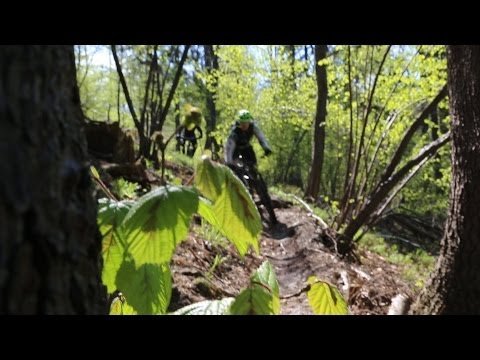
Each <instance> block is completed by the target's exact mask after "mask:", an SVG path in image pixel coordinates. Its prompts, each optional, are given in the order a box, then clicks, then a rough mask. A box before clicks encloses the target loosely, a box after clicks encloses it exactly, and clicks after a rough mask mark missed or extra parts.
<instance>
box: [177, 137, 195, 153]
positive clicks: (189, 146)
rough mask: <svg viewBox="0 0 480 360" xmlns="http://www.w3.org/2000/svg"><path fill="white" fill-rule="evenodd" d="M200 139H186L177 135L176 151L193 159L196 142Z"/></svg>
mask: <svg viewBox="0 0 480 360" xmlns="http://www.w3.org/2000/svg"><path fill="white" fill-rule="evenodd" d="M198 139H200V137H195V138H188V137H184V136H181V135H177V141H178V143H177V150H178V151H180V152H181V153H182V154H185V155H187V156H189V157H193V154H195V150H197V142H196V141H197V140H198Z"/></svg>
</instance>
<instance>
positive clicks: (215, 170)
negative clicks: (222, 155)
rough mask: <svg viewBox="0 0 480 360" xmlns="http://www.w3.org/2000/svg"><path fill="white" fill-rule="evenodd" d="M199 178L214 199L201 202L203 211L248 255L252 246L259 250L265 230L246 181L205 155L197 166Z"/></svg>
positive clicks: (210, 197)
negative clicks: (245, 183) (260, 235)
mask: <svg viewBox="0 0 480 360" xmlns="http://www.w3.org/2000/svg"><path fill="white" fill-rule="evenodd" d="M195 182H196V185H197V186H198V188H199V189H200V191H202V193H203V194H205V195H206V196H207V197H208V198H209V199H210V200H211V201H212V205H211V206H209V204H208V203H207V202H203V203H204V205H200V207H199V209H200V210H199V211H202V214H200V215H202V216H204V214H206V216H205V219H206V220H207V221H208V222H210V223H211V224H212V225H213V226H215V227H216V228H217V229H218V230H219V231H220V232H221V233H222V235H224V236H225V237H226V238H227V239H228V240H230V241H231V242H232V243H233V244H234V245H235V247H236V248H237V250H238V252H239V253H240V255H242V256H243V255H245V254H246V252H247V251H248V248H249V247H250V246H252V247H253V248H254V249H255V251H257V253H258V251H259V245H258V236H259V234H260V231H261V230H262V223H261V219H260V214H259V213H258V209H257V207H256V206H255V203H254V202H253V200H252V198H251V196H250V194H249V193H248V191H247V189H246V188H245V186H244V185H243V183H242V182H241V181H240V180H239V179H238V178H237V177H236V176H235V174H234V173H233V172H232V171H231V170H230V169H229V168H228V167H226V166H223V165H220V164H214V163H213V162H212V161H211V160H210V159H208V158H207V157H203V158H202V161H201V162H200V163H199V164H198V166H197V175H196V176H195Z"/></svg>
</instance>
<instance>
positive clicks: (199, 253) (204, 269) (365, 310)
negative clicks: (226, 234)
mask: <svg viewBox="0 0 480 360" xmlns="http://www.w3.org/2000/svg"><path fill="white" fill-rule="evenodd" d="M275 212H276V214H277V217H278V220H279V221H280V222H282V223H284V224H285V225H286V226H287V227H288V229H289V230H290V231H289V236H286V237H284V238H282V239H278V238H273V237H271V235H270V234H269V233H268V232H265V231H264V232H263V233H262V236H261V240H260V253H259V254H258V255H257V254H255V253H254V252H253V251H250V252H249V253H248V254H247V255H246V256H245V257H244V258H243V259H242V258H240V256H239V255H238V252H237V251H236V250H235V248H234V247H233V246H232V245H227V246H225V245H221V244H219V243H218V242H214V243H212V242H209V241H208V240H205V239H202V238H201V236H200V235H199V233H200V232H199V231H198V230H199V229H200V227H201V226H200V225H198V224H192V227H191V230H192V231H191V232H190V234H189V237H188V239H187V240H185V241H184V242H183V243H182V244H181V245H180V246H179V248H177V250H176V252H175V255H174V257H173V261H172V274H173V284H174V290H173V294H172V300H171V304H170V309H169V310H170V311H174V310H176V309H178V308H181V307H183V306H186V305H189V304H192V303H195V302H198V301H202V300H207V299H221V298H224V297H228V296H230V297H234V296H236V295H238V294H239V293H240V291H241V290H242V289H243V288H245V287H247V286H248V284H249V278H250V275H251V274H252V273H253V272H254V271H255V270H256V269H257V268H258V267H259V265H260V264H261V263H262V262H263V261H265V260H268V261H270V263H271V264H272V265H273V266H274V269H275V274H276V276H277V279H278V282H279V285H280V299H281V314H285V315H306V314H313V313H312V311H311V309H310V306H309V304H308V300H307V296H306V294H305V292H302V291H301V289H302V288H304V287H305V285H306V280H307V278H308V277H309V276H311V275H316V276H317V278H318V279H321V280H324V281H328V282H330V283H331V284H333V285H335V286H337V287H338V289H339V290H340V291H341V292H342V293H343V295H344V297H345V298H346V299H348V305H349V309H350V313H351V314H356V315H368V314H387V312H388V308H389V306H390V303H391V299H392V298H393V297H394V296H395V295H397V294H399V293H402V294H405V295H407V296H409V297H410V298H413V297H414V296H415V295H416V290H415V289H414V287H413V286H412V285H410V284H408V283H407V282H405V281H404V280H402V275H401V273H402V270H403V269H402V267H403V266H402V265H394V264H391V263H389V262H388V261H386V259H384V258H382V257H381V256H379V255H377V254H375V253H372V252H370V251H366V250H362V249H357V255H358V256H359V258H360V262H361V264H353V263H350V262H348V261H344V260H341V259H340V258H339V257H338V256H337V255H336V254H335V253H333V252H332V251H331V250H329V249H328V248H327V247H326V246H325V245H323V243H322V242H321V241H320V240H319V233H318V230H319V227H318V225H317V224H316V220H315V219H314V218H313V217H312V216H311V215H310V214H309V213H308V212H307V211H305V210H304V209H303V208H301V207H298V206H294V205H291V206H289V207H286V208H277V209H275ZM215 258H217V260H216V261H215Z"/></svg>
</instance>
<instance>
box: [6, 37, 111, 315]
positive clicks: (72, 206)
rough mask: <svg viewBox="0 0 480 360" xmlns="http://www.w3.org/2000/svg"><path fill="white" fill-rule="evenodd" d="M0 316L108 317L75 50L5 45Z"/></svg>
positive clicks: (62, 47)
mask: <svg viewBox="0 0 480 360" xmlns="http://www.w3.org/2000/svg"><path fill="white" fill-rule="evenodd" d="M0 99H1V102H0V174H1V176H0V313H2V314H100V313H104V314H105V313H107V308H106V303H107V301H106V289H105V287H104V286H103V285H101V280H100V273H101V266H102V263H101V254H100V252H101V236H100V233H99V231H98V228H97V225H96V204H95V199H94V197H93V196H92V194H93V191H92V190H93V187H92V182H91V179H90V175H89V166H88V163H87V162H86V158H87V157H86V143H85V135H84V133H83V129H82V112H81V109H80V98H79V93H78V87H77V84H76V78H75V61H74V52H73V46H3V47H0Z"/></svg>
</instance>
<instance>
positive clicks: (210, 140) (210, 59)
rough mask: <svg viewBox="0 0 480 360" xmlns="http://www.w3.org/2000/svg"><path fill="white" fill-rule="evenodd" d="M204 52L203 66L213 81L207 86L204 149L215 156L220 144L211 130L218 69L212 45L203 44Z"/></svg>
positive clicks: (214, 109) (214, 116) (214, 115)
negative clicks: (209, 86) (210, 151)
mask: <svg viewBox="0 0 480 360" xmlns="http://www.w3.org/2000/svg"><path fill="white" fill-rule="evenodd" d="M203 49H204V53H205V67H206V68H207V71H208V73H209V74H212V73H213V83H212V89H209V88H208V87H207V89H206V93H207V111H208V117H207V136H206V137H207V139H206V141H205V149H211V150H212V152H213V155H214V157H216V156H217V153H218V151H219V150H220V146H219V145H218V143H217V141H216V140H215V138H214V137H213V136H212V135H211V133H212V131H214V130H215V128H216V126H217V109H216V105H215V99H214V95H215V93H216V91H217V75H216V71H218V69H219V67H218V56H217V55H216V54H215V51H214V49H213V45H204V46H203Z"/></svg>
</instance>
